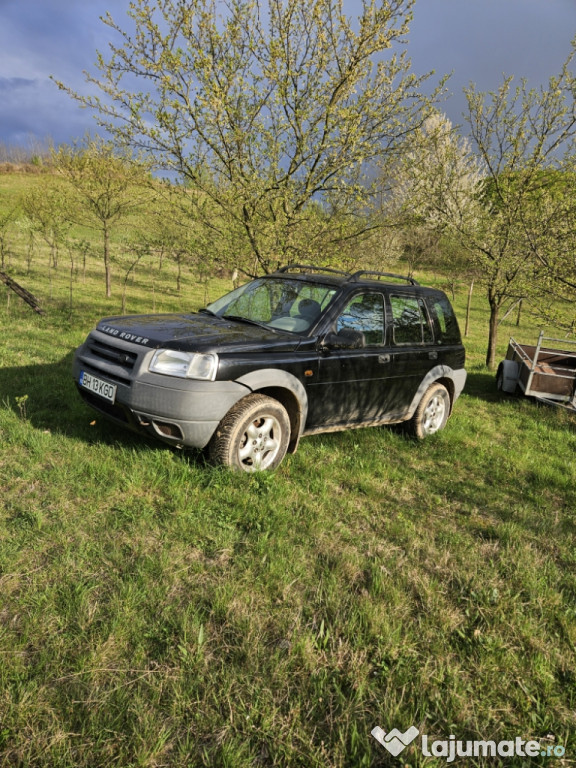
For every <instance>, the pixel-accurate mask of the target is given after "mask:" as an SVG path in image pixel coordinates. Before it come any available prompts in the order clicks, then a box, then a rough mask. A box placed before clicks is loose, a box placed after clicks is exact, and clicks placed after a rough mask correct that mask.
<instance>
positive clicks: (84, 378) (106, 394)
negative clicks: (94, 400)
mask: <svg viewBox="0 0 576 768" xmlns="http://www.w3.org/2000/svg"><path fill="white" fill-rule="evenodd" d="M79 382H80V386H81V387H84V389H88V390H90V392H94V394H95V395H98V396H99V397H103V398H104V400H109V401H110V402H111V403H113V402H114V399H115V398H116V384H109V383H108V382H107V381H103V380H102V379H99V378H98V377H97V376H92V374H91V373H86V371H81V372H80V379H79Z"/></svg>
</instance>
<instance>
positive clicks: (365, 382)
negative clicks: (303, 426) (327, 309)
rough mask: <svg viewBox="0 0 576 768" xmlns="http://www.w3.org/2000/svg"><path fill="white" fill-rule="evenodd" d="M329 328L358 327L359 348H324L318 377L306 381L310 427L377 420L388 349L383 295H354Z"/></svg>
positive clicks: (383, 404)
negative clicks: (361, 341) (359, 335)
mask: <svg viewBox="0 0 576 768" xmlns="http://www.w3.org/2000/svg"><path fill="white" fill-rule="evenodd" d="M331 330H332V331H333V332H335V333H338V332H339V331H342V330H354V331H360V332H361V333H363V334H364V339H365V346H364V347H363V348H361V349H337V348H335V347H328V348H323V349H322V351H321V353H320V360H319V370H318V377H317V379H316V381H315V382H314V383H312V382H310V386H309V407H310V410H309V417H308V424H309V426H310V427H316V426H323V425H337V424H346V423H354V422H365V421H371V420H378V419H379V418H380V417H381V416H382V415H383V414H385V413H386V410H387V403H388V385H387V380H388V378H389V377H390V375H391V365H390V364H391V360H392V356H391V351H390V349H389V348H387V347H386V333H385V330H386V329H385V305H384V296H383V295H382V293H380V292H378V291H365V292H363V293H357V294H354V295H353V296H352V297H351V298H350V299H349V300H348V302H347V303H346V305H345V306H344V308H343V310H342V311H341V312H340V313H339V314H338V316H337V318H336V320H335V321H334V323H333V325H332V328H331Z"/></svg>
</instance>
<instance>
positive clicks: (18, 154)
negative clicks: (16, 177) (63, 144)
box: [0, 137, 54, 173]
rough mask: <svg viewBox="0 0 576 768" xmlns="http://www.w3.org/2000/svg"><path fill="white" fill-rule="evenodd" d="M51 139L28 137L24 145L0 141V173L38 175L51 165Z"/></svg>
mask: <svg viewBox="0 0 576 768" xmlns="http://www.w3.org/2000/svg"><path fill="white" fill-rule="evenodd" d="M53 146H54V142H53V141H52V140H51V139H48V138H46V139H37V138H36V137H30V139H29V140H28V142H27V144H26V145H21V144H19V145H15V144H7V143H6V142H3V141H0V173H15V172H16V173H18V172H22V173H39V172H41V171H42V169H43V168H45V167H46V166H49V165H50V164H51V161H50V157H51V150H52V147H53Z"/></svg>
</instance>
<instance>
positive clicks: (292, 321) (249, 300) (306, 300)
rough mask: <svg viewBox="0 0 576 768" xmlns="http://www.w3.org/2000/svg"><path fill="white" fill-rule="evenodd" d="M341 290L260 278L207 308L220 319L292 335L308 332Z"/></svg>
mask: <svg viewBox="0 0 576 768" xmlns="http://www.w3.org/2000/svg"><path fill="white" fill-rule="evenodd" d="M336 291H337V288H336V287H334V286H331V285H322V284H319V283H312V282H310V283H308V282H304V281H303V280H290V279H286V280H285V279H276V278H274V279H270V278H263V277H262V278H258V279H257V280H253V281H252V282H250V283H246V284H245V285H242V286H240V288H237V289H236V290H235V291H232V292H231V293H227V294H226V296H222V298H221V299H218V300H217V301H215V302H213V303H212V304H209V305H208V307H207V309H208V310H209V311H210V312H213V313H214V314H215V315H218V316H219V317H230V318H231V319H234V318H236V319H239V318H244V319H245V320H250V321H252V322H255V323H260V324H262V325H266V326H268V327H269V328H276V329H278V330H280V331H289V332H291V333H306V331H308V330H309V329H310V328H311V327H312V326H313V325H314V324H315V323H316V321H317V320H318V318H319V317H320V315H321V314H322V312H323V311H324V310H325V309H326V307H327V306H328V304H329V303H330V302H331V300H332V298H333V296H334V294H335V293H336Z"/></svg>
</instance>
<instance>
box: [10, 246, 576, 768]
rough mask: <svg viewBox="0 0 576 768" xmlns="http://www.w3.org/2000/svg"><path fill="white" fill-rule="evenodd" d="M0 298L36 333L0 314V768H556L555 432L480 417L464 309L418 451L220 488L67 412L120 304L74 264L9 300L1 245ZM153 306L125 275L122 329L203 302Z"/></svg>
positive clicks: (511, 409) (479, 376)
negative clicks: (489, 745) (405, 741)
mask: <svg viewBox="0 0 576 768" xmlns="http://www.w3.org/2000/svg"><path fill="white" fill-rule="evenodd" d="M17 245H18V244H17V243H16V246H17ZM117 269H118V270H119V269H120V267H119V266H118V267H117ZM10 273H11V275H12V276H13V277H14V278H15V279H17V280H20V281H21V282H22V283H23V284H25V285H26V287H27V288H28V289H29V290H31V291H32V292H33V293H35V294H36V295H37V296H38V297H39V298H40V300H41V301H42V303H43V305H44V307H45V309H46V315H45V316H44V317H39V316H36V315H34V314H33V313H32V312H31V310H29V309H28V308H27V307H26V306H24V305H23V304H22V302H20V300H19V299H18V298H17V297H16V296H15V295H12V296H11V297H10V299H8V294H7V293H6V292H5V291H4V289H3V288H2V289H1V290H0V328H1V334H2V338H1V341H0V765H1V766H22V767H24V766H26V767H33V766H44V767H46V768H48V767H50V768H64V767H66V768H95V767H96V766H118V767H119V768H128V767H131V766H134V767H136V766H139V767H140V766H229V767H230V768H248V766H255V767H259V766H299V767H301V768H314V767H316V766H318V768H319V767H320V766H322V767H323V768H324V767H325V766H331V767H332V766H333V767H335V768H340V767H341V768H344V767H345V766H346V767H350V768H352V767H354V768H367V767H368V766H387V765H390V766H420V765H428V764H430V765H431V764H432V763H434V764H437V763H438V760H440V764H441V763H442V762H443V761H445V760H446V758H445V757H444V758H425V757H424V756H423V755H422V752H421V751H420V749H419V748H415V747H414V745H412V746H410V747H408V748H407V749H406V750H405V751H404V752H402V754H401V755H400V756H399V757H396V758H395V757H392V756H391V755H389V754H388V753H387V752H386V750H385V749H384V748H383V747H382V746H380V745H379V744H378V743H377V741H376V740H375V739H374V738H373V737H372V736H371V735H370V732H371V730H372V729H373V728H374V727H375V726H377V725H379V726H381V727H382V728H383V729H384V730H385V731H389V730H391V729H392V728H394V727H396V728H398V729H399V730H400V731H405V730H406V729H408V728H409V727H410V726H411V725H415V726H416V727H417V728H418V729H419V730H420V732H421V733H422V734H427V735H428V736H429V741H432V740H433V739H444V740H447V739H448V737H449V735H451V734H453V735H455V736H456V738H457V739H459V740H467V739H468V740H482V739H483V740H488V739H491V740H495V741H500V740H514V739H515V738H517V737H520V738H522V739H524V740H528V739H536V740H539V741H540V743H541V745H542V746H543V747H546V746H550V747H554V746H558V745H561V746H563V747H565V748H566V755H565V757H564V758H554V757H547V758H544V757H537V758H532V759H529V758H520V757H502V758H492V759H491V758H482V757H477V758H467V759H466V760H465V761H463V759H462V758H457V760H458V762H459V763H460V764H466V765H471V766H472V765H474V766H476V765H491V766H493V765H500V764H502V765H506V766H520V765H528V764H537V765H538V764H541V765H546V764H551V765H557V766H559V765H573V764H575V762H576V761H575V758H574V748H575V746H576V744H575V742H576V739H575V738H574V733H575V732H576V715H575V710H576V653H575V642H576V547H575V510H576V471H575V463H574V450H575V448H576V431H575V428H574V426H575V424H574V418H573V417H572V416H570V415H569V414H567V413H566V412H564V411H561V410H554V409H551V408H546V407H540V406H537V405H536V404H534V403H531V402H529V401H527V400H525V399H513V398H501V397H499V396H497V394H496V391H495V387H494V379H493V375H492V374H489V373H488V372H487V371H486V370H485V368H484V367H483V364H482V361H483V357H484V351H485V340H486V321H487V317H486V313H485V311H484V305H483V304H482V302H481V297H480V296H477V297H476V299H475V301H476V303H475V306H474V311H473V314H472V328H471V335H470V337H469V339H467V340H466V342H467V350H468V369H469V381H468V385H467V387H466V390H465V393H464V394H463V396H462V397H461V399H460V400H459V402H458V403H457V406H456V408H455V411H454V414H453V416H452V417H451V419H450V421H449V423H448V426H447V428H446V430H445V431H444V432H442V433H440V434H438V435H435V436H433V438H431V439H429V440H427V441H425V442H423V443H415V442H413V441H412V440H410V439H408V438H407V437H405V436H404V435H403V434H402V433H401V432H399V431H397V430H393V429H366V430H358V431H350V432H347V433H340V434H331V435H326V436H322V435H321V436H315V437H308V438H305V439H304V440H303V441H302V443H301V446H300V449H299V451H298V453H297V454H295V455H294V456H290V457H288V458H287V459H286V460H285V462H284V463H283V464H282V466H281V467H280V469H279V470H278V471H277V472H276V473H274V474H267V475H261V476H243V475H237V474H232V473H230V472H228V471H225V470H220V469H215V468H213V467H211V466H209V465H208V464H207V463H206V462H205V460H204V457H203V456H202V455H201V454H199V453H198V454H197V453H179V452H175V451H172V450H171V449H169V448H166V447H163V446H162V445H160V444H156V443H152V442H148V441H146V440H145V439H142V438H140V437H137V436H132V435H131V434H129V433H126V432H124V431H122V430H120V429H119V428H118V429H117V428H116V427H114V426H111V425H110V424H108V423H106V422H105V421H103V420H102V419H100V418H99V417H98V416H95V414H94V413H92V412H90V411H89V410H88V409H87V408H86V407H85V406H84V405H83V404H82V403H81V402H80V399H79V398H78V396H77V394H76V392H75V386H74V382H73V381H72V379H71V374H70V364H71V356H72V350H73V349H74V348H75V347H76V346H77V345H78V344H79V343H80V342H81V341H82V340H83V338H84V337H85V335H86V334H87V332H88V331H89V330H90V329H91V327H92V326H93V324H94V323H95V321H96V320H97V319H98V318H99V317H101V316H104V315H107V314H113V313H117V312H118V311H119V309H120V305H121V286H120V284H119V283H116V285H115V293H114V295H113V297H112V299H110V300H107V299H105V297H104V285H103V278H102V274H101V266H100V264H99V263H98V262H97V261H96V260H95V259H93V258H92V257H91V258H89V260H88V264H87V270H86V275H85V276H84V277H83V276H82V273H81V271H80V270H78V271H73V272H72V273H70V271H69V270H68V269H67V266H66V262H65V261H64V260H62V264H61V266H60V267H59V269H58V270H57V271H55V270H50V275H48V270H47V259H46V258H45V257H44V256H42V258H40V257H38V258H37V259H36V260H35V261H34V262H33V264H32V266H31V269H30V272H29V274H26V273H27V266H26V260H25V256H24V254H23V253H19V252H18V247H15V248H14V254H13V255H12V257H11V261H10ZM71 278H72V279H71ZM422 279H423V281H427V282H434V281H436V282H438V283H440V282H441V280H440V279H439V278H436V277H434V276H427V277H426V276H424V277H422ZM152 280H153V281H154V291H153V292H152V289H151V283H152ZM71 286H72V301H71V299H70V296H71V294H70V287H71ZM174 286H175V281H174V273H173V271H172V269H171V267H170V265H169V264H168V263H165V265H164V267H163V270H162V271H161V272H160V271H159V270H158V268H157V264H152V263H150V264H148V265H146V264H142V265H141V266H139V267H138V270H137V272H136V274H135V275H133V279H131V280H130V281H129V282H128V283H127V292H126V308H127V311H128V312H140V311H146V312H147V311H152V310H153V309H154V310H156V311H171V310H181V309H197V308H198V307H200V306H202V305H203V304H204V303H205V299H206V296H205V289H204V287H203V286H202V285H199V284H198V283H197V282H196V281H195V279H194V276H193V275H191V274H189V273H188V274H186V275H185V279H184V285H183V289H182V293H181V294H180V295H178V294H177V293H176V291H175V288H174ZM230 287H231V285H230V284H229V282H226V281H214V282H212V283H210V285H209V286H208V298H211V299H214V298H216V296H217V295H219V294H221V293H222V292H223V291H224V290H227V289H229V288H230ZM465 301H466V286H464V285H462V286H459V287H458V291H457V294H456V297H455V304H456V307H457V311H458V314H459V315H460V317H461V318H463V314H464V306H465ZM536 332H537V330H536V328H531V327H529V326H527V325H526V326H522V327H521V328H520V329H517V328H516V327H515V326H512V325H509V326H504V327H503V329H502V337H501V341H502V351H504V349H505V344H506V342H507V338H508V336H509V335H510V334H511V333H513V334H514V335H515V336H518V338H520V339H524V340H526V341H530V340H532V339H534V338H535V334H536ZM415 744H418V740H417V742H415Z"/></svg>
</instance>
